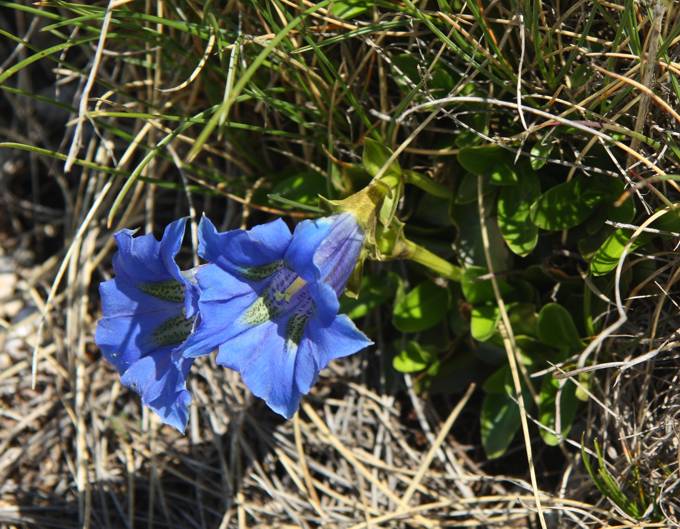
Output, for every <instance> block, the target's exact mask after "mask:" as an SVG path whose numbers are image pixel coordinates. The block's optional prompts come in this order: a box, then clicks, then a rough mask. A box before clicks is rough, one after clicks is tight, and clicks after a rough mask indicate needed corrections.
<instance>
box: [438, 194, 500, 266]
mask: <svg viewBox="0 0 680 529" xmlns="http://www.w3.org/2000/svg"><path fill="white" fill-rule="evenodd" d="M486 188H491V189H494V190H495V189H497V188H496V187H494V186H486ZM484 201H485V210H486V212H487V217H486V218H485V223H486V228H487V235H488V236H489V253H490V256H491V263H492V266H493V269H494V270H495V271H496V272H503V271H505V270H509V269H510V268H511V266H512V259H513V256H512V253H511V252H510V250H508V247H507V245H506V244H505V242H504V240H503V236H502V235H501V231H500V229H499V228H498V223H497V222H496V218H495V217H491V216H488V213H489V212H491V211H493V209H494V202H495V200H494V197H493V196H491V195H490V196H485V198H484ZM451 217H452V219H453V222H454V223H455V224H456V227H457V228H458V237H457V240H456V243H455V250H456V253H457V255H458V259H459V260H460V261H461V262H462V263H464V264H466V265H477V266H484V267H486V266H487V262H486V255H485V252H484V241H483V238H482V229H481V225H480V217H479V208H478V207H477V204H466V205H462V206H453V207H452V211H451Z"/></svg>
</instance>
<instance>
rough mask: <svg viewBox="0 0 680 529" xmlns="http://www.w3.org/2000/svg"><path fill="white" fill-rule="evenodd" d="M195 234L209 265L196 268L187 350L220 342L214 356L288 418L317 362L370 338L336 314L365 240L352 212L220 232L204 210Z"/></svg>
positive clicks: (350, 351)
mask: <svg viewBox="0 0 680 529" xmlns="http://www.w3.org/2000/svg"><path fill="white" fill-rule="evenodd" d="M199 239H200V245H199V254H200V255H201V257H203V258H204V259H206V260H207V261H209V263H210V264H208V265H206V266H203V267H201V268H200V270H199V271H198V272H197V274H196V277H197V280H198V284H199V288H200V299H199V302H198V306H199V311H200V314H201V317H200V322H199V324H198V326H197V328H196V332H195V333H194V334H193V335H192V336H191V337H190V338H189V339H188V340H187V342H186V344H185V354H186V355H188V356H198V355H200V354H203V353H204V352H205V351H206V350H211V349H213V348H215V347H218V348H219V350H218V355H217V363H218V364H220V365H223V366H226V367H229V368H231V369H234V370H237V371H238V372H240V373H241V376H242V378H243V380H244V382H245V384H246V385H247V386H248V387H249V388H250V390H251V391H252V392H253V393H254V394H255V395H256V396H258V397H260V398H262V399H264V400H265V401H266V403H267V405H268V406H269V407H270V408H271V409H272V410H274V411H275V412H277V413H279V414H280V415H283V416H284V417H286V418H290V417H292V415H293V414H294V413H295V412H296V410H297V409H298V406H299V403H300V398H301V396H302V395H303V394H306V393H308V392H309V390H310V388H311V387H312V385H313V384H314V382H315V380H316V378H317V376H318V374H319V371H320V370H321V369H323V368H324V367H326V366H327V365H328V363H329V362H330V361H331V360H333V359H335V358H340V357H343V356H347V355H350V354H353V353H356V352H357V351H359V350H361V349H363V348H365V347H367V346H368V345H371V343H372V342H371V341H370V340H369V339H368V338H367V337H366V336H365V335H364V334H363V333H362V332H361V331H359V330H358V329H357V328H356V327H355V326H354V324H353V323H352V321H351V320H350V319H349V318H348V317H347V316H345V315H339V314H338V308H339V302H338V296H339V295H340V294H341V293H342V291H343V289H344V288H345V284H346V282H347V280H348V278H349V276H350V274H351V273H352V270H353V269H354V266H355V264H356V262H357V259H358V257H359V254H360V252H361V248H362V246H363V239H364V235H363V231H362V229H361V228H360V227H359V225H358V224H357V222H356V220H355V218H354V216H353V215H351V214H349V213H342V214H339V215H334V216H332V217H326V218H321V219H317V220H305V221H303V222H301V223H299V224H298V225H297V227H296V229H295V232H294V233H293V234H292V235H291V233H290V231H289V229H288V227H287V226H286V224H285V223H284V222H283V221H282V220H281V219H279V220H276V221H274V222H270V223H268V224H263V225H260V226H256V227H254V228H252V229H251V230H248V231H245V230H232V231H228V232H224V233H218V232H217V230H216V228H215V226H214V225H213V224H212V222H210V220H208V219H207V218H205V217H204V218H203V219H202V220H201V224H200V226H199Z"/></svg>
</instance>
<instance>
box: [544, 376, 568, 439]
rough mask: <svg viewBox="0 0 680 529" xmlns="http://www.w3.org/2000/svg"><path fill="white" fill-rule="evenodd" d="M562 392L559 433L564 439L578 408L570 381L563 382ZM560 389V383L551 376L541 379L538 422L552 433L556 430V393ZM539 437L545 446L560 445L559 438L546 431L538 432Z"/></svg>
mask: <svg viewBox="0 0 680 529" xmlns="http://www.w3.org/2000/svg"><path fill="white" fill-rule="evenodd" d="M562 382H563V386H562V391H561V394H560V406H559V413H560V433H561V435H562V438H565V437H566V436H567V434H568V433H569V430H571V426H572V424H573V422H574V418H575V417H576V409H577V408H578V399H577V398H576V384H574V383H573V382H572V381H571V380H564V381H562ZM559 388H560V381H559V380H556V379H555V378H554V377H553V376H552V375H546V376H545V377H544V378H543V384H542V386H541V392H540V394H539V396H538V420H539V421H540V423H541V424H543V425H544V426H546V427H548V428H550V429H551V430H553V431H556V430H557V426H556V425H557V406H556V402H557V393H558V390H559ZM540 433H541V437H542V438H543V440H544V441H545V444H547V445H549V446H557V445H558V444H560V440H561V439H560V438H559V437H557V436H556V435H554V434H553V433H551V432H549V431H547V430H543V429H541V430H540Z"/></svg>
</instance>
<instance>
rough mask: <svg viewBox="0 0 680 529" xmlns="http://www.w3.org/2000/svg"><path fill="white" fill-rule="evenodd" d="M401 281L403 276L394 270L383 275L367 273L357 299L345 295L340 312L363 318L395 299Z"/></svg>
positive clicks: (355, 317)
mask: <svg viewBox="0 0 680 529" xmlns="http://www.w3.org/2000/svg"><path fill="white" fill-rule="evenodd" d="M400 281H401V278H400V277H399V276H398V275H397V274H395V273H393V272H390V273H387V274H381V275H368V274H365V275H364V276H363V278H362V279H361V283H360V286H359V296H358V297H357V298H356V299H352V298H349V297H347V296H343V297H342V299H341V301H340V312H343V313H345V314H347V316H349V317H350V318H351V319H353V320H356V319H359V318H363V317H364V316H366V314H368V313H369V312H370V311H372V310H374V309H376V308H377V307H379V306H381V305H383V304H385V303H387V302H388V301H390V300H391V299H393V298H394V293H395V291H396V289H397V286H398V284H399V282H400Z"/></svg>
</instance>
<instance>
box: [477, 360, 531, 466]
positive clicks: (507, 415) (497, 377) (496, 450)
mask: <svg viewBox="0 0 680 529" xmlns="http://www.w3.org/2000/svg"><path fill="white" fill-rule="evenodd" d="M512 388H513V385H512V376H511V374H510V369H509V368H508V367H507V366H503V367H501V368H500V369H498V370H497V371H496V372H495V373H493V374H492V375H491V376H490V377H489V378H488V379H487V381H486V382H485V383H484V391H485V393H486V394H485V395H484V400H483V401H482V410H481V413H480V427H481V438H482V446H483V447H484V451H485V452H486V456H487V457H488V458H489V459H495V458H497V457H501V456H502V455H503V454H505V452H506V450H507V449H508V447H509V446H510V443H512V440H513V438H514V437H515V434H517V431H518V430H519V428H520V414H519V406H518V404H517V402H516V400H515V399H514V398H513V397H512V396H511V395H514V390H513V389H512ZM522 393H523V397H524V401H525V402H526V403H528V402H531V398H530V397H531V395H530V394H529V392H528V390H527V389H526V388H524V387H523V388H522Z"/></svg>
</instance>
